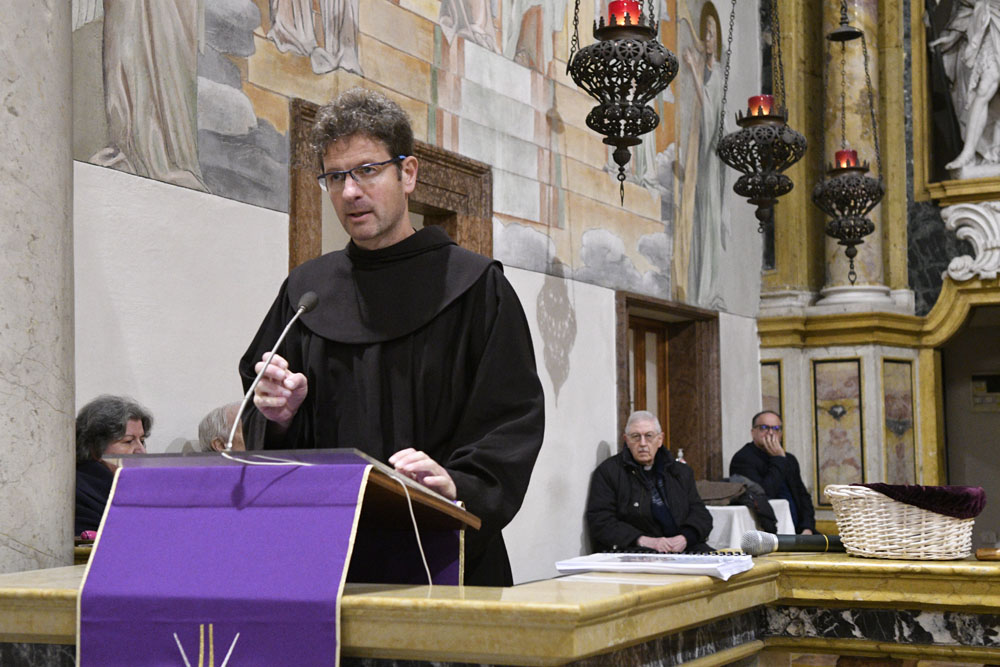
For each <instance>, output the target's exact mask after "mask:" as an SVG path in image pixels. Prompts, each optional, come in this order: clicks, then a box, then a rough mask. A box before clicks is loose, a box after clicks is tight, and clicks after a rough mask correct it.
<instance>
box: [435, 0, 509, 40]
mask: <svg viewBox="0 0 1000 667" xmlns="http://www.w3.org/2000/svg"><path fill="white" fill-rule="evenodd" d="M499 10H500V7H499V0H441V12H440V13H439V15H438V23H440V24H441V32H442V33H443V34H444V38H445V40H447V41H448V43H449V44H450V43H451V42H453V41H454V40H455V38H456V37H464V38H465V39H468V40H470V41H472V42H474V43H476V44H478V45H479V46H481V47H483V48H484V49H489V50H490V51H493V52H496V51H498V50H499V49H498V47H497V39H496V26H495V21H496V18H497V16H498V15H499V14H498V12H499Z"/></svg>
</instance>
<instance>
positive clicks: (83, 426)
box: [76, 394, 153, 463]
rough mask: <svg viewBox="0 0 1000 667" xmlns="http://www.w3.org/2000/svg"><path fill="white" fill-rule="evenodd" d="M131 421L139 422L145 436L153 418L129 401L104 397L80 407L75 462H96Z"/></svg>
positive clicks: (121, 434)
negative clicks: (136, 420)
mask: <svg viewBox="0 0 1000 667" xmlns="http://www.w3.org/2000/svg"><path fill="white" fill-rule="evenodd" d="M133 419H138V420H139V421H141V422H142V430H143V431H145V433H146V435H147V436H148V435H149V432H150V430H151V429H152V428H153V415H151V414H150V412H149V410H147V409H146V408H144V407H142V406H141V405H139V404H138V403H136V402H135V401H133V400H132V399H131V398H127V397H125V396H110V395H108V394H105V395H103V396H98V397H97V398H95V399H94V400H92V401H91V402H90V403H87V404H86V405H85V406H83V407H82V408H80V412H79V413H78V414H77V416H76V462H77V463H82V462H83V461H99V460H100V459H101V457H102V456H104V450H105V449H107V447H108V445H110V444H111V443H112V442H114V441H115V440H118V439H120V438H122V437H124V436H125V428H126V427H127V426H128V423H129V422H130V421H132V420H133Z"/></svg>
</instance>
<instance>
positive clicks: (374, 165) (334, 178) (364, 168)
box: [316, 155, 406, 192]
mask: <svg viewBox="0 0 1000 667" xmlns="http://www.w3.org/2000/svg"><path fill="white" fill-rule="evenodd" d="M405 159H406V156H405V155H397V156H396V157H393V158H389V159H388V160H385V161H383V162H369V163H368V164H362V165H358V166H357V167H354V168H353V169H344V170H343V171H328V172H325V173H322V174H320V175H319V176H317V177H316V178H317V180H319V187H320V188H322V189H323V191H325V192H340V191H341V190H343V189H344V183H346V182H347V175H348V174H350V175H351V178H353V179H354V182H355V183H357V184H358V185H359V186H361V187H365V186H366V185H371V184H372V183H373V182H374V181H375V179H377V178H378V177H379V174H381V173H382V171H383V170H384V169H385V168H386V167H387V166H388V165H390V164H392V163H394V162H402V161H403V160H405Z"/></svg>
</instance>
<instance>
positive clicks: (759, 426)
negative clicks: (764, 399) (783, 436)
mask: <svg viewBox="0 0 1000 667" xmlns="http://www.w3.org/2000/svg"><path fill="white" fill-rule="evenodd" d="M754 428H755V429H758V430H761V431H765V432H767V431H773V432H774V433H781V426H770V425H768V424H757V425H756V426H754Z"/></svg>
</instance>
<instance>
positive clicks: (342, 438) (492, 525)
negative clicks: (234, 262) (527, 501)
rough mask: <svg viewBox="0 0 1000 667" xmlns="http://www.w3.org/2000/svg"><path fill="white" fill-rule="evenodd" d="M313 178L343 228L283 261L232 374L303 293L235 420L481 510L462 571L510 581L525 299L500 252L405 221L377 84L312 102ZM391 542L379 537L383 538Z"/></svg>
mask: <svg viewBox="0 0 1000 667" xmlns="http://www.w3.org/2000/svg"><path fill="white" fill-rule="evenodd" d="M312 140H313V148H314V150H315V153H316V155H317V158H318V160H319V168H320V169H319V172H318V180H319V184H320V187H321V188H322V189H323V190H324V191H325V192H326V194H327V195H328V196H329V197H330V201H331V203H332V204H333V207H334V209H335V210H336V212H337V216H338V217H339V218H340V222H341V224H342V225H343V227H344V229H345V230H346V231H347V233H348V234H349V235H350V237H351V241H350V242H349V243H348V245H347V247H346V248H345V249H344V250H341V251H337V252H331V253H328V254H326V255H323V256H322V257H318V258H316V259H313V260H311V261H309V262H306V263H305V264H303V265H302V266H300V267H297V268H296V269H294V270H292V272H291V273H290V274H289V276H288V278H287V279H286V281H285V283H284V284H283V285H282V287H281V290H280V292H279V294H278V297H277V299H276V300H275V302H274V305H273V306H272V307H271V310H270V312H269V313H268V315H267V317H266V318H265V320H264V323H263V324H262V325H261V327H260V330H259V331H258V333H257V336H256V337H255V339H254V341H253V342H252V343H251V345H250V347H249V349H248V350H247V352H246V354H245V355H244V356H243V359H242V360H241V362H240V373H241V375H242V378H243V382H244V387H249V385H250V384H251V382H252V380H253V378H254V377H255V374H256V373H257V372H259V371H260V369H261V368H262V367H263V364H264V362H263V359H264V357H265V355H266V353H267V351H268V350H269V349H270V347H271V346H272V345H273V344H274V341H275V340H277V338H278V335H279V332H280V331H281V330H282V329H283V328H284V326H285V323H286V322H288V320H289V319H290V318H291V317H292V315H293V313H294V312H295V308H296V304H297V303H298V301H299V299H300V298H301V297H302V295H303V294H304V293H306V292H309V291H312V292H315V293H316V294H317V296H318V297H319V302H318V306H317V307H316V308H315V309H313V310H312V311H310V312H308V313H305V314H304V315H303V316H302V318H301V320H300V322H299V324H297V325H296V326H294V327H293V328H292V329H291V330H290V332H289V335H288V338H287V339H286V340H285V342H284V343H283V344H282V347H281V348H280V350H279V353H278V355H277V356H275V358H274V360H273V361H272V363H271V365H269V366H268V368H267V370H266V371H265V373H264V376H263V379H262V380H261V382H260V383H259V384H258V385H257V387H256V389H255V392H254V393H255V395H254V406H255V407H254V409H251V410H249V411H248V413H247V414H246V415H245V416H244V418H243V429H244V437H245V441H246V446H247V449H250V450H252V449H262V448H265V449H291V448H312V447H318V448H328V447H355V448H358V449H361V450H363V451H364V452H366V453H367V454H369V455H371V456H374V457H375V458H377V459H379V460H382V461H385V462H387V463H388V464H390V465H392V466H394V467H395V468H396V470H397V471H399V472H400V473H401V474H404V475H407V476H409V477H410V478H412V479H414V480H416V481H417V482H419V483H421V484H423V485H424V486H426V487H428V488H430V489H432V490H434V491H437V492H438V493H440V494H441V495H443V496H445V497H447V498H449V499H452V500H456V499H457V500H461V501H463V502H464V503H465V505H466V507H467V508H468V509H469V511H471V512H472V513H473V514H475V515H477V516H478V517H480V518H481V519H482V522H483V523H482V528H481V529H480V530H479V531H470V532H469V533H468V534H467V535H466V540H465V544H466V561H465V583H466V584H473V585H494V586H497V585H510V584H511V583H512V576H511V570H510V562H509V560H508V557H507V550H506V547H505V545H504V542H503V537H502V535H501V529H502V528H503V527H504V526H505V525H507V523H508V522H509V521H510V520H511V519H512V518H513V516H514V514H516V513H517V511H518V509H519V508H520V506H521V502H522V500H523V499H524V493H525V491H526V490H527V487H528V480H529V479H530V477H531V471H532V468H533V467H534V463H535V459H536V457H537V455H538V450H539V448H540V447H541V444H542V434H543V431H544V424H545V418H544V399H543V395H542V388H541V384H540V382H539V380H538V375H537V373H536V370H535V358H534V350H533V347H532V343H531V337H530V334H529V331H528V324H527V321H526V319H525V316H524V311H523V310H522V308H521V303H520V301H519V300H518V298H517V295H516V294H515V293H514V290H513V288H512V287H511V285H510V283H509V282H507V280H506V278H504V275H503V270H502V267H501V266H500V264H499V263H497V262H493V261H491V260H490V259H488V258H486V257H483V256H481V255H477V254H475V253H473V252H470V251H468V250H465V249H463V248H460V247H458V246H457V245H456V244H455V243H454V242H453V241H452V240H451V239H450V238H449V237H448V235H447V233H445V231H444V230H443V229H442V228H441V227H438V226H427V227H425V228H423V229H421V230H419V231H415V230H414V229H413V226H412V225H411V223H410V216H409V212H408V196H409V195H410V193H412V192H413V190H414V188H415V187H416V184H417V167H418V165H417V158H416V157H414V156H413V131H412V129H411V126H410V122H409V118H408V117H407V115H406V113H405V112H404V111H403V110H402V109H401V108H400V107H399V105H397V104H396V103H395V102H392V101H391V100H389V99H388V98H386V97H385V96H384V95H381V94H379V93H376V92H373V91H366V90H362V89H353V90H349V91H347V92H346V93H344V94H342V95H341V96H340V97H338V98H337V99H336V100H334V101H333V102H332V103H330V104H328V105H326V106H324V107H322V108H321V109H320V110H319V111H318V112H317V120H316V124H315V127H314V129H313V136H312ZM387 547H388V548H391V545H387Z"/></svg>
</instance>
